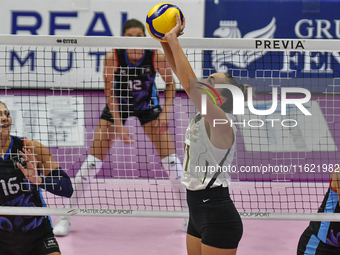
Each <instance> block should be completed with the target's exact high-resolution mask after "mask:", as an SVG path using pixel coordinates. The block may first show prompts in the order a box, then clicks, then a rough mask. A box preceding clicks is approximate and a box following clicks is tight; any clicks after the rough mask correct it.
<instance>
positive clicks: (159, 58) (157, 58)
mask: <svg viewBox="0 0 340 255" xmlns="http://www.w3.org/2000/svg"><path fill="white" fill-rule="evenodd" d="M152 57H153V61H154V62H163V61H164V59H165V55H164V53H163V52H162V51H161V50H154V51H153V53H152Z"/></svg>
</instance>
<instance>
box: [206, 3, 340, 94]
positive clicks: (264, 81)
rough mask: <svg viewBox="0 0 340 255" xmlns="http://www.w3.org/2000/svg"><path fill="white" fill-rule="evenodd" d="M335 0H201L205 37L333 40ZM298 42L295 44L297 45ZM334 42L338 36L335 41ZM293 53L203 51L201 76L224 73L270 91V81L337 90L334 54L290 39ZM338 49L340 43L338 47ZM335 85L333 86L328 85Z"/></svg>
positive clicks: (339, 24) (339, 65)
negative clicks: (305, 48)
mask: <svg viewBox="0 0 340 255" xmlns="http://www.w3.org/2000/svg"><path fill="white" fill-rule="evenodd" d="M339 7H340V2H337V1H219V2H218V4H216V3H215V1H212V0H207V1H206V8H205V32H204V36H205V37H218V38H264V39H265V38H271V39H274V38H278V39H281V40H280V43H282V44H287V45H288V44H291V41H289V39H300V40H301V45H303V40H305V39H339V38H340V15H339V12H338V10H339ZM301 45H300V46H301ZM339 46H340V41H339ZM294 47H296V50H297V51H294V52H269V51H237V50H228V46H227V45H226V49H225V50H216V51H207V52H206V53H205V62H204V70H206V71H205V72H204V76H207V75H209V72H215V71H218V72H228V73H230V74H232V75H233V76H235V77H239V79H240V80H241V82H242V83H249V84H251V85H252V86H254V87H255V88H256V89H257V91H258V92H270V91H271V86H285V87H289V86H294V87H296V86H299V87H304V88H306V89H308V90H310V91H311V92H313V93H323V92H340V86H337V85H339V84H336V82H337V80H336V79H334V78H339V70H340V53H339V52H327V51H322V45H320V51H319V52H303V51H301V50H302V49H303V47H299V44H296V45H295V46H294ZM339 49H340V47H339ZM334 85H335V86H334Z"/></svg>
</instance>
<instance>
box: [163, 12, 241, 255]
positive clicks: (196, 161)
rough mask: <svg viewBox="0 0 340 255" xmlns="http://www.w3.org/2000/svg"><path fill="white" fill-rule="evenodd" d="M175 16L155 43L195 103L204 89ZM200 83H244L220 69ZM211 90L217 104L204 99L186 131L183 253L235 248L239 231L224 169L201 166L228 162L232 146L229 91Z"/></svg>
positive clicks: (208, 254)
mask: <svg viewBox="0 0 340 255" xmlns="http://www.w3.org/2000/svg"><path fill="white" fill-rule="evenodd" d="M176 19H177V25H176V26H175V27H174V28H173V29H172V30H171V31H170V32H169V33H167V34H166V35H165V36H164V38H163V39H164V40H166V41H167V42H162V43H161V44H162V47H163V49H164V53H165V55H166V57H167V60H168V63H169V64H170V66H171V68H172V70H173V71H174V73H175V74H176V75H177V77H178V79H179V81H180V82H181V84H182V86H183V88H184V89H185V91H186V93H187V94H188V96H189V97H190V99H191V100H192V101H193V103H194V104H195V106H196V107H197V108H198V109H201V95H202V94H203V93H206V92H204V91H203V90H201V89H197V88H196V87H200V86H202V85H201V84H202V83H197V79H196V76H195V73H194V72H193V70H192V67H191V65H190V63H189V61H188V60H187V58H186V56H185V54H184V52H183V50H182V48H181V46H180V44H179V41H178V39H177V37H178V36H179V35H181V34H183V32H182V31H183V29H184V22H183V24H181V21H180V19H179V17H178V16H177V15H176ZM203 83H205V84H207V85H208V86H205V87H209V86H211V87H214V86H215V84H221V83H223V84H231V85H234V86H237V87H239V88H240V89H241V90H242V89H243V87H244V86H240V85H239V84H238V83H237V82H236V80H235V79H234V78H232V77H231V76H230V75H227V74H224V73H215V74H212V75H211V76H209V78H208V79H207V80H203ZM190 85H193V86H190ZM203 86H204V85H203ZM190 87H191V88H192V89H191V90H190ZM215 91H216V92H217V94H218V95H219V98H220V99H221V102H222V105H221V106H217V105H215V104H214V102H213V100H208V101H207V114H206V115H205V116H204V117H201V116H200V115H199V114H198V115H197V116H196V117H195V119H193V120H192V121H191V123H190V125H189V127H188V129H187V131H186V140H185V158H184V162H183V166H184V177H183V179H182V184H183V185H184V186H185V187H186V188H187V201H188V206H189V225H188V230H187V251H188V254H189V255H200V254H201V255H217V254H219V255H221V254H223V255H232V254H236V250H237V246H238V243H239V241H240V239H241V236H242V232H243V226H242V221H241V218H240V216H239V214H238V212H237V210H236V208H235V206H234V204H233V202H232V200H231V199H230V196H229V191H228V186H229V183H230V177H229V174H228V173H227V172H219V171H213V170H212V168H208V167H207V166H222V165H226V166H228V165H230V164H231V163H232V160H233V155H234V152H235V150H236V128H235V126H231V125H230V120H231V119H232V118H233V116H232V115H231V114H230V112H231V111H232V105H233V98H232V95H231V92H230V91H229V90H227V89H220V88H216V89H215ZM210 92H211V93H213V92H212V91H210ZM215 95H216V94H215ZM216 97H217V98H218V96H217V95H216ZM214 119H221V120H225V121H228V124H224V125H214Z"/></svg>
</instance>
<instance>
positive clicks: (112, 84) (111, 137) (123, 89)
mask: <svg viewBox="0 0 340 255" xmlns="http://www.w3.org/2000/svg"><path fill="white" fill-rule="evenodd" d="M123 33H124V36H131V37H145V36H146V35H145V27H144V25H143V24H142V23H141V22H140V21H138V20H135V19H131V20H128V21H126V23H125V24H124V26H123ZM136 40H138V39H136ZM157 72H158V73H159V74H160V75H161V77H162V79H163V80H164V82H165V84H166V90H165V102H164V106H163V109H162V108H161V106H160V103H159V98H158V92H157V88H156V84H155V76H156V73H157ZM104 81H105V95H106V101H107V105H106V107H105V108H104V110H103V112H102V115H101V117H100V120H99V123H98V125H97V128H96V131H95V134H94V139H93V142H92V145H91V152H90V155H88V157H87V159H86V160H85V161H84V163H83V165H82V166H81V168H80V170H79V171H78V173H77V175H76V177H75V185H74V190H75V192H74V195H73V197H72V198H71V199H70V207H77V206H78V204H79V198H83V197H84V192H85V191H86V190H87V189H89V184H90V180H91V179H92V178H93V177H94V176H95V175H96V174H97V173H98V172H99V170H100V169H101V166H102V164H103V161H104V160H105V158H106V157H107V155H108V153H109V151H110V149H111V147H112V145H113V143H114V141H115V140H117V139H118V138H119V139H121V140H122V141H123V142H124V143H125V144H132V143H133V135H132V134H131V133H130V131H129V129H128V128H127V127H126V126H125V125H124V124H125V121H126V120H127V118H128V117H129V116H136V117H137V118H138V119H139V121H140V123H141V125H142V127H143V129H144V132H145V134H146V135H147V136H148V138H149V139H150V140H151V141H152V143H153V145H154V147H155V148H156V150H157V152H158V154H159V156H160V158H161V162H162V167H163V169H164V170H165V171H167V173H168V175H169V178H170V181H171V184H172V187H173V190H174V195H175V196H178V197H177V199H178V200H180V201H181V206H182V207H186V199H185V189H184V187H183V186H182V185H181V184H180V181H181V179H182V176H183V174H182V163H181V161H180V159H179V158H178V156H177V155H176V152H175V144H174V141H173V138H172V136H171V134H170V132H169V114H170V112H171V108H172V104H173V99H174V97H175V93H176V87H175V82H174V79H173V76H172V71H171V69H170V67H169V65H168V64H167V62H166V59H165V56H164V54H163V53H162V52H161V51H160V50H143V49H127V50H124V49H121V50H116V49H113V50H111V51H109V52H108V53H107V54H106V56H105V60H104ZM183 222H184V225H183V227H182V229H183V230H185V231H186V221H185V220H184V221H183ZM69 230H70V219H69V218H67V217H62V218H60V219H58V221H57V224H56V225H55V228H54V233H55V234H56V235H58V236H65V235H67V233H68V231H69Z"/></svg>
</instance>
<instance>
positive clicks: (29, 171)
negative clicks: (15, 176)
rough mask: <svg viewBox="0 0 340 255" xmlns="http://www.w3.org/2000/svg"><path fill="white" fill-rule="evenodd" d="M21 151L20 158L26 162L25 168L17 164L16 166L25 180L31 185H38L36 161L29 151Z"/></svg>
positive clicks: (39, 181) (39, 180) (39, 179)
mask: <svg viewBox="0 0 340 255" xmlns="http://www.w3.org/2000/svg"><path fill="white" fill-rule="evenodd" d="M22 150H23V151H19V153H20V154H21V156H22V157H23V158H24V160H25V161H26V167H24V166H23V165H22V164H20V163H19V162H18V163H17V166H18V167H19V169H20V170H21V172H22V173H23V174H24V175H25V178H26V179H27V180H29V181H30V182H32V183H35V184H37V185H39V184H40V183H41V181H42V180H41V178H40V177H39V174H38V170H37V165H38V162H37V159H36V158H35V157H34V155H33V154H32V152H31V150H30V149H25V148H23V149H22Z"/></svg>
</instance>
